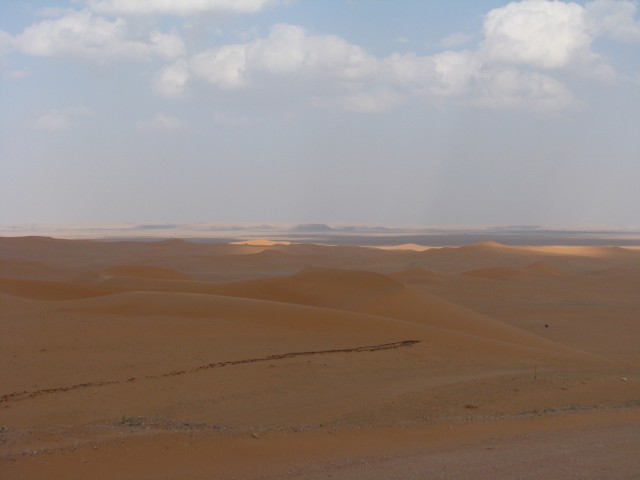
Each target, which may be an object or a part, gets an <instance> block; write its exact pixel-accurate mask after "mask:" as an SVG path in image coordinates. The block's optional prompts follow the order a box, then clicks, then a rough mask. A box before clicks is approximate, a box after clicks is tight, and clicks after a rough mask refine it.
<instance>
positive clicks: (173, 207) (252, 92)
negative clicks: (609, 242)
mask: <svg viewBox="0 0 640 480" xmlns="http://www.w3.org/2000/svg"><path fill="white" fill-rule="evenodd" d="M639 7H640V5H639V3H638V1H634V0H592V1H576V2H569V1H551V0H521V1H514V2H507V1H496V0H468V1H467V0H456V1H447V2H445V1H436V0H322V1H320V0H69V1H65V0H38V1H35V0H34V1H29V0H2V7H1V9H0V10H1V12H2V13H1V14H0V224H3V225H16V224H61V223H82V222H93V223H95V222H141V223H144V222H147V223H148V222H155V223H157V222H249V223H251V222H254V223H269V222H279V223H328V224H335V225H341V224H360V225H365V224H366V225H373V224H375V225H389V226H401V225H403V226H428V225H459V224H492V225H564V226H577V225H603V226H607V225H609V226H628V227H637V226H640V13H639Z"/></svg>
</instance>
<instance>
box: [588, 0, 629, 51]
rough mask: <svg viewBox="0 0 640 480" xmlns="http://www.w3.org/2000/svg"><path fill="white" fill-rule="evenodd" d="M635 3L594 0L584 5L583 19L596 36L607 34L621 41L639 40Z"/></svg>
mask: <svg viewBox="0 0 640 480" xmlns="http://www.w3.org/2000/svg"><path fill="white" fill-rule="evenodd" d="M636 10H637V7H636V3H635V2H632V1H630V0H594V1H593V2H589V3H588V4H586V5H585V20H586V22H587V27H588V28H589V31H590V32H591V33H592V34H593V35H596V36H600V35H607V36H609V37H611V38H613V39H614V40H619V41H622V42H640V21H637V20H636V19H635V14H636Z"/></svg>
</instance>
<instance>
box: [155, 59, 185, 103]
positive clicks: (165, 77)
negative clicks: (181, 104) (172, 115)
mask: <svg viewBox="0 0 640 480" xmlns="http://www.w3.org/2000/svg"><path fill="white" fill-rule="evenodd" d="M188 80H189V70H188V69H187V64H186V62H185V61H178V62H176V63H173V64H171V65H169V66H167V67H165V68H163V69H162V70H161V71H160V72H159V73H158V74H157V75H156V76H155V77H154V78H153V80H152V82H151V84H152V88H153V91H154V93H156V94H157V95H160V96H161V97H166V98H182V97H183V96H184V91H185V87H186V84H187V81H188Z"/></svg>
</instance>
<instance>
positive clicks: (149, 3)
mask: <svg viewBox="0 0 640 480" xmlns="http://www.w3.org/2000/svg"><path fill="white" fill-rule="evenodd" d="M276 3H279V2H278V1H276V0H89V1H88V2H87V4H88V6H89V7H90V8H91V9H92V10H94V11H96V12H98V13H100V14H108V15H177V16H188V15H197V14H201V13H206V12H225V13H238V14H251V13H258V12H260V11H262V10H264V8H265V7H267V6H269V5H273V4H276Z"/></svg>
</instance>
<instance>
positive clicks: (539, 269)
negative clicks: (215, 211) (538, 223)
mask: <svg viewBox="0 0 640 480" xmlns="http://www.w3.org/2000/svg"><path fill="white" fill-rule="evenodd" d="M0 313H1V321H0V358H1V360H2V370H1V374H0V375H1V376H0V389H1V390H0V425H1V430H0V455H1V459H0V478H2V479H5V478H6V479H12V478H25V479H41V478H60V479H89V478H91V479H103V478H104V479H113V478H119V479H127V478H131V479H134V478H135V479H157V478H167V479H182V478H189V479H226V478H236V479H258V478H260V479H271V478H273V479H278V478H304V479H316V478H328V477H331V478H344V479H360V478H363V479H364V478H367V479H369V478H372V479H388V478H399V479H428V478H454V479H476V478H505V479H506V478H540V479H542V478H545V479H547V478H594V479H595V478H607V479H613V478H618V479H623V478H640V477H639V475H640V473H639V472H640V455H639V452H640V450H639V446H640V250H638V249H631V248H617V247H509V246H505V245H500V244H496V243H494V242H485V243H482V244H475V245H470V246H466V247H459V248H422V247H421V246H418V245H400V246H399V247H398V248H385V249H379V248H366V247H353V246H337V247H332V246H321V245H313V244H289V243H287V242H271V241H247V242H236V243H233V244H204V243H191V242H186V241H181V240H167V241H154V242H99V241H84V240H57V239H51V238H43V237H25V238H0Z"/></svg>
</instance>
